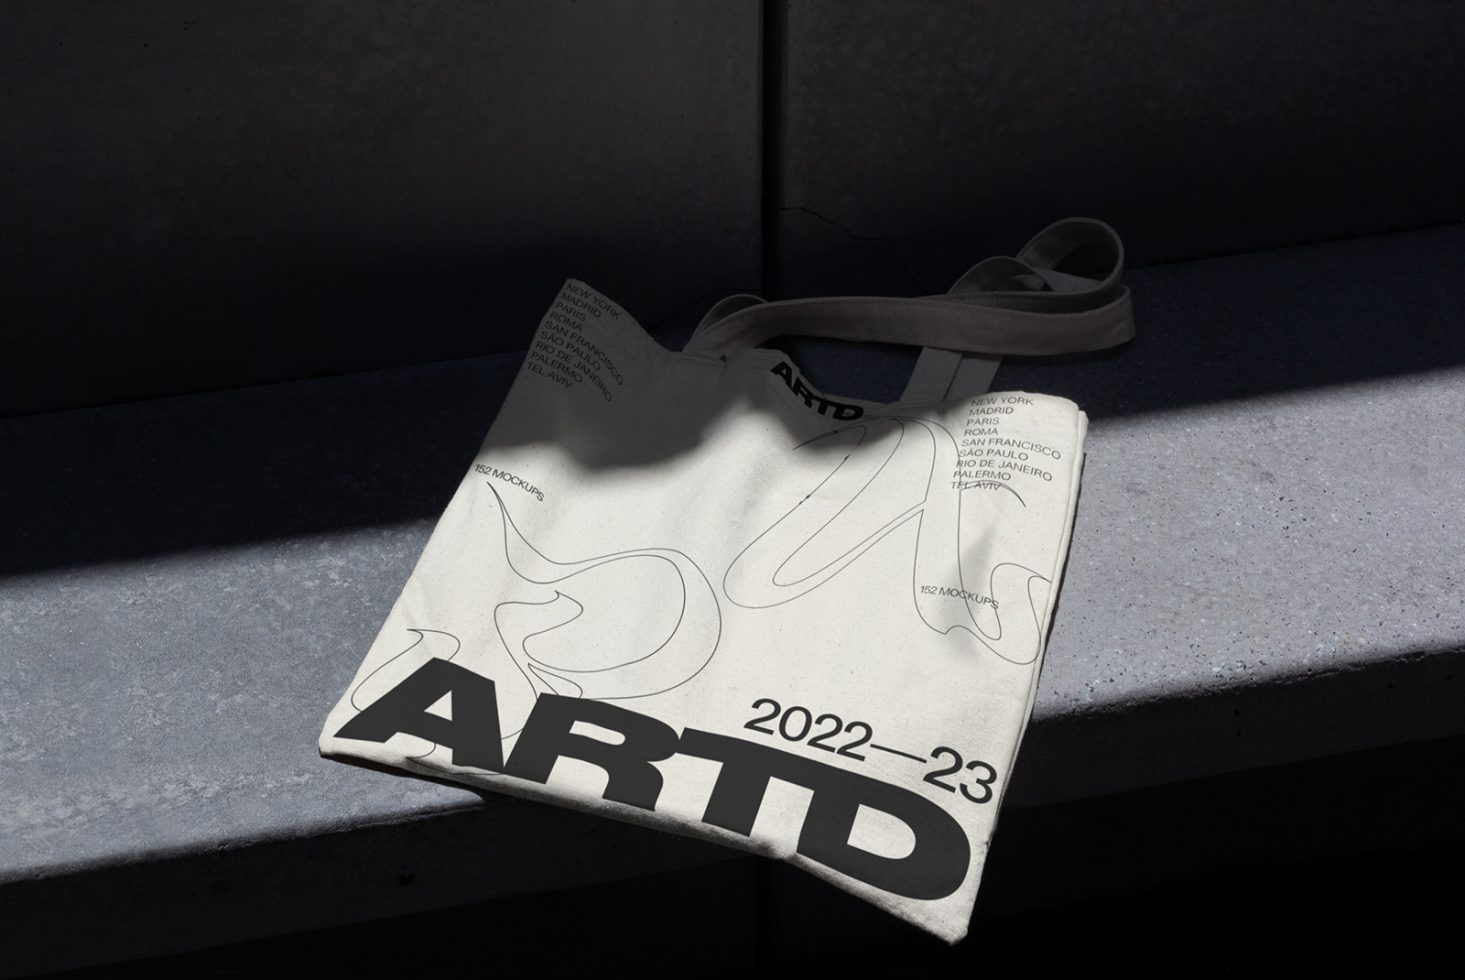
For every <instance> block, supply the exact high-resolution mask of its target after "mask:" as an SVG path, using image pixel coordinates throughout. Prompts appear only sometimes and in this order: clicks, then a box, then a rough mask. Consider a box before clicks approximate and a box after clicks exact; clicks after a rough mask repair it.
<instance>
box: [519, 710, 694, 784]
mask: <svg viewBox="0 0 1465 980" xmlns="http://www.w3.org/2000/svg"><path fill="white" fill-rule="evenodd" d="M577 721H584V722H589V723H590V724H592V725H599V726H600V727H602V728H608V729H610V730H611V731H615V732H620V733H621V734H622V735H624V736H625V741H624V742H622V743H620V744H618V745H612V744H611V743H609V742H602V741H600V740H599V739H594V738H590V737H589V736H586V735H575V734H573V733H572V732H571V731H570V729H571V727H572V726H573V725H574V724H575V722H577ZM676 751H677V733H676V729H674V728H672V727H671V726H670V725H666V724H663V723H662V722H659V721H657V720H656V719H655V718H648V717H647V716H646V715H641V714H637V713H636V712H634V711H629V710H627V709H626V708H620V707H617V706H616V705H613V704H607V703H606V702H604V701H588V700H585V699H582V698H567V697H561V696H560V695H557V694H541V695H540V696H539V700H538V701H536V702H535V703H534V711H533V712H532V713H531V714H530V715H529V720H528V722H526V723H525V725H524V731H523V732H522V733H520V735H519V741H518V744H516V745H515V746H514V752H513V755H511V756H510V757H509V765H508V768H507V770H506V772H507V773H508V774H509V775H510V776H517V777H519V778H520V779H532V780H533V781H534V782H536V783H544V782H548V781H549V774H550V770H552V769H553V768H554V764H555V761H556V760H558V759H560V758H562V757H563V758H567V759H580V760H582V761H584V762H589V763H591V764H592V765H596V766H599V767H600V768H602V769H604V770H605V772H606V775H607V776H609V777H610V778H609V781H608V782H607V783H606V787H605V799H607V800H613V801H615V802H616V803H625V804H627V805H629V806H638V807H641V808H642V809H644V810H653V809H655V808H656V800H657V798H658V797H659V796H661V771H660V770H659V769H657V768H656V767H655V766H654V765H652V763H653V762H656V761H659V760H661V759H669V758H671V756H673V755H674V754H676Z"/></svg>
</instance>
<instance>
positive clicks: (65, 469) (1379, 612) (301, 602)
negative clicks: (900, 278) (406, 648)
mask: <svg viewBox="0 0 1465 980" xmlns="http://www.w3.org/2000/svg"><path fill="white" fill-rule="evenodd" d="M1377 247H1378V248H1380V249H1384V250H1387V249H1391V248H1401V247H1406V246H1405V245H1401V244H1400V240H1399V239H1396V238H1389V239H1381V240H1380V241H1379V243H1378V245H1377ZM1335 254H1336V253H1334V252H1330V251H1329V250H1327V249H1311V250H1298V251H1295V252H1288V253H1277V254H1276V255H1274V256H1273V261H1275V262H1288V263H1293V265H1294V268H1295V269H1297V270H1299V274H1300V275H1303V276H1304V278H1305V274H1306V273H1307V272H1308V270H1310V269H1312V270H1314V271H1315V269H1316V267H1317V266H1318V264H1319V263H1322V264H1323V265H1324V266H1325V265H1326V264H1327V263H1328V262H1330V261H1332V260H1331V259H1329V258H1328V257H1329V256H1330V255H1335ZM1228 261H1229V260H1228ZM1207 269H1209V270H1210V272H1209V273H1208V272H1207ZM1228 270H1234V267H1233V266H1230V265H1228V264H1227V261H1221V262H1218V263H1215V264H1214V265H1212V264H1210V263H1198V264H1192V265H1190V266H1184V267H1180V266H1177V267H1172V268H1170V269H1168V270H1167V269H1165V268H1157V269H1151V270H1145V273H1144V275H1142V276H1138V277H1136V289H1137V290H1138V291H1139V295H1137V301H1140V302H1143V303H1146V304H1148V307H1149V308H1150V309H1153V310H1158V311H1166V310H1172V311H1173V310H1183V309H1184V304H1182V303H1180V302H1179V297H1180V295H1181V294H1182V293H1183V294H1185V295H1188V296H1189V297H1190V299H1189V302H1190V304H1192V305H1204V304H1207V303H1215V302H1218V301H1219V300H1221V299H1223V298H1224V297H1225V296H1226V295H1227V290H1228V289H1230V288H1231V286H1232V285H1233V283H1234V280H1233V278H1232V274H1233V273H1232V271H1228ZM1208 275H1209V278H1208ZM1421 275H1428V272H1427V271H1425V272H1422V273H1421ZM1349 288H1352V289H1354V290H1357V291H1360V292H1362V291H1366V290H1368V289H1369V288H1370V286H1369V283H1368V282H1367V281H1366V280H1365V281H1359V282H1357V283H1356V284H1354V285H1353V286H1351V287H1349ZM1331 303H1332V305H1331V306H1326V307H1324V306H1321V305H1319V304H1317V303H1316V302H1315V297H1313V296H1311V295H1310V294H1309V293H1308V292H1307V291H1306V290H1302V291H1299V292H1298V294H1297V295H1296V296H1295V298H1294V299H1293V300H1292V305H1291V306H1288V305H1287V304H1286V303H1280V304H1276V305H1274V307H1273V308H1272V309H1271V310H1270V311H1269V312H1268V313H1267V314H1266V315H1267V316H1270V317H1271V320H1269V321H1268V320H1265V319H1263V320H1261V321H1260V322H1249V323H1248V326H1249V327H1250V328H1251V329H1252V331H1253V335H1254V336H1255V337H1256V338H1258V340H1257V344H1258V350H1257V351H1256V354H1255V356H1256V357H1258V358H1261V357H1265V356H1266V350H1265V346H1266V343H1267V341H1266V338H1267V337H1268V336H1269V332H1271V331H1274V330H1275V331H1280V330H1283V329H1293V330H1300V329H1315V328H1319V327H1321V326H1324V325H1325V324H1324V322H1323V321H1324V320H1326V318H1328V317H1333V316H1336V315H1338V311H1339V310H1346V309H1347V308H1348V306H1349V303H1350V299H1349V294H1348V293H1347V290H1344V291H1343V293H1342V294H1341V296H1340V295H1338V294H1337V293H1335V294H1333V296H1332V300H1331ZM1458 312H1459V310H1458V308H1457V307H1456V306H1452V305H1450V304H1448V303H1443V304H1439V305H1437V306H1436V307H1434V308H1433V314H1432V315H1434V316H1436V317H1438V318H1440V319H1441V320H1442V322H1443V321H1449V320H1452V319H1453V320H1455V322H1458V316H1457V314H1458ZM1248 315H1249V314H1248ZM1141 329H1142V330H1145V331H1150V332H1152V333H1153V334H1155V335H1157V336H1164V335H1166V334H1167V333H1176V334H1179V335H1180V336H1179V337H1178V339H1177V338H1172V339H1171V340H1170V341H1169V342H1170V343H1174V344H1183V342H1184V339H1183V330H1184V323H1183V321H1182V320H1181V319H1179V317H1178V314H1172V315H1171V317H1170V318H1167V317H1166V316H1164V315H1157V316H1155V317H1152V318H1151V319H1150V320H1147V321H1142V323H1141ZM876 363H877V362H875V361H872V362H871V364H872V365H873V364H876ZM896 363H904V362H903V361H900V360H899V359H895V360H886V361H884V364H885V368H884V370H885V372H886V373H889V371H890V370H892V369H893V368H892V365H894V364H896ZM1241 363H1242V365H1243V366H1242V367H1241V368H1238V370H1244V361H1243V362H1241ZM1104 364H1108V365H1109V367H1108V368H1107V369H1106V368H1105V367H1104V366H1103V365H1104ZM1123 364H1124V361H1123V356H1122V355H1120V356H1119V357H1116V358H1113V359H1110V360H1108V361H1102V362H1098V366H1093V365H1090V367H1089V374H1090V376H1091V377H1090V382H1091V383H1093V384H1103V383H1106V377H1105V371H1106V370H1108V371H1110V372H1112V373H1111V376H1110V377H1109V378H1108V380H1109V381H1115V380H1117V379H1118V378H1119V376H1120V372H1122V370H1123ZM517 365H518V357H517V355H502V356H495V357H490V358H480V359H474V360H467V361H458V362H449V363H443V364H436V365H428V366H423V367H415V368H407V369H400V370H397V371H392V372H379V373H370V374H362V375H356V376H350V377H342V378H334V379H324V380H319V381H313V382H299V383H290V384H282V385H274V386H266V387H259V388H251V389H241V390H237V391H229V392H218V393H213V394H208V395H198V396H189V397H186V398H177V399H163V400H157V401H152V402H143V403H136V404H132V405H125V406H117V407H113V408H110V409H104V410H84V411H76V412H68V413H58V414H54V415H46V416H34V417H30V418H23V419H11V420H8V421H4V422H0V447H3V452H4V456H5V458H6V462H7V466H6V467H5V468H4V469H3V470H0V497H3V498H4V500H5V502H6V510H7V515H8V520H9V523H8V526H7V528H6V530H5V546H4V548H3V549H0V659H3V662H4V664H5V668H4V672H3V674H0V726H3V727H0V882H3V883H4V884H3V885H0V911H4V910H6V908H7V907H8V909H9V911H15V910H17V909H21V910H29V912H27V913H26V916H23V917H20V918H10V919H9V920H8V921H11V922H32V923H34V922H36V921H39V919H37V913H36V912H35V910H36V909H37V908H42V907H44V908H45V909H46V911H47V912H48V913H52V912H54V913H56V914H58V915H59V914H61V913H65V912H67V911H68V910H71V911H75V909H76V908H77V905H76V903H79V902H85V901H92V900H93V899H87V898H85V897H84V896H86V895H93V896H98V897H96V898H95V901H99V902H100V901H103V898H105V901H106V903H107V906H106V907H107V908H109V909H111V910H112V911H111V912H110V913H109V914H111V915H114V916H120V917H119V918H117V919H116V920H115V921H114V922H113V923H112V925H111V926H109V927H108V928H111V929H113V930H114V931H115V932H116V937H115V942H114V945H113V946H111V947H109V949H111V950H112V953H113V955H121V954H120V953H118V952H117V951H119V950H121V951H131V952H132V953H134V954H140V953H142V952H156V951H160V948H159V947H158V946H157V944H159V943H162V944H166V942H168V941H169V940H168V938H167V935H168V931H167V930H158V929H154V930H153V931H152V933H148V935H151V937H152V938H151V939H149V940H148V941H149V942H152V943H154V945H153V946H145V945H139V944H140V943H143V940H142V939H139V938H137V937H139V936H142V935H144V934H145V933H147V930H142V931H138V929H135V928H131V927H129V925H128V922H127V915H126V914H125V910H126V909H128V908H131V907H133V906H134V905H135V906H136V908H137V909H138V910H140V911H138V915H139V916H141V915H143V914H147V915H148V916H150V917H154V918H155V917H157V916H168V915H178V916H181V917H182V918H180V919H179V920H178V921H184V920H185V919H186V920H187V921H188V922H189V928H190V929H194V930H197V931H196V932H195V933H193V934H194V935H196V936H198V937H201V938H199V939H198V940H197V941H198V942H220V941H225V940H227V939H229V938H233V937H235V936H237V935H240V934H241V933H240V932H238V929H240V928H246V929H248V930H251V931H255V930H257V931H268V930H269V929H273V928H285V927H286V925H288V924H293V925H295V926H297V927H303V926H305V925H324V924H329V923H331V922H339V921H346V920H348V919H350V918H364V917H367V916H369V915H372V914H381V913H382V912H383V911H385V910H397V911H402V910H406V909H408V908H426V907H432V906H433V904H434V903H436V904H445V903H447V902H450V901H458V900H468V899H471V898H477V897H485V896H487V895H491V894H495V893H502V892H503V891H504V890H512V889H515V888H534V887H548V886H549V885H550V884H573V883H575V882H576V881H590V880H595V879H597V878H603V877H606V876H614V875H617V874H626V873H630V872H631V871H632V870H634V869H643V870H649V869H652V868H655V867H665V866H674V865H676V864H679V863H695V862H703V861H711V860H716V859H718V858H719V857H721V856H722V855H723V853H724V852H722V851H720V850H718V849H716V848H711V847H704V846H700V845H693V844H691V843H689V842H684V841H679V840H676V839H673V838H669V837H663V836H662V835H656V834H651V833H649V832H647V831H644V830H640V829H637V828H631V827H624V826H621V825H618V824H614V823H611V822H609V821H602V820H595V819H593V818H589V817H585V816H583V815H579V814H571V813H568V812H565V811H557V810H552V809H550V808H546V807H541V806H536V805H533V804H529V803H524V802H521V801H515V800H507V799H498V798H491V799H487V800H485V799H482V798H480V797H479V796H478V795H477V794H475V793H472V792H470V791H468V790H466V789H461V788H455V787H451V786H447V785H440V784H437V783H431V782H425V781H422V780H418V779H413V778H406V777H401V776H397V775H392V774H387V773H381V772H375V771H371V770H367V769H361V768H355V767H351V766H347V765H343V764H340V763H336V762H328V761H326V760H322V759H320V758H319V757H318V756H317V755H316V741H315V740H316V736H317V734H318V731H319V725H320V721H321V719H322V718H323V717H324V714H325V712H326V710H327V709H328V707H329V706H330V704H331V703H332V702H333V700H334V699H335V698H336V697H337V696H338V695H339V693H340V691H341V689H342V687H343V685H344V684H345V683H346V681H347V680H348V679H349V677H350V676H351V673H352V671H353V670H354V669H355V667H356V665H357V664H358V663H359V661H360V658H361V655H362V651H363V650H365V648H366V646H367V644H368V643H369V641H370V639H371V637H372V636H373V634H374V631H375V630H376V628H377V627H378V625H379V624H380V622H381V621H382V618H383V617H384V616H385V614H386V611H387V608H388V606H389V604H390V603H391V601H392V600H393V599H394V598H395V596H396V595H397V592H398V590H399V589H400V587H401V584H402V582H403V581H404V580H405V579H406V577H407V575H408V573H409V571H410V569H411V566H412V564H413V562H414V561H415V559H416V557H417V554H418V552H419V550H420V548H421V546H422V544H423V542H424V541H425V538H426V535H427V533H428V531H429V529H430V528H431V526H432V522H433V521H434V519H435V518H436V516H437V514H438V512H439V511H440V510H441V508H442V506H443V505H444V504H445V502H446V500H447V497H448V496H449V494H450V493H451V491H452V488H453V487H454V486H455V484H456V481H457V479H458V477H459V475H460V474H461V472H462V470H463V468H464V467H465V466H466V465H467V463H468V460H469V459H470V458H471V455H472V453H473V451H474V449H475V448H476V445H477V443H478V440H479V439H480V438H481V436H482V434H483V432H484V430H485V429H486V427H487V425H488V421H489V420H490V419H491V418H492V414H493V411H494V410H495V407H496V404H497V402H498V400H499V399H500V398H501V397H502V394H503V390H504V388H505V387H506V385H507V383H508V381H509V380H510V379H511V378H512V376H513V373H514V371H515V370H516V369H517ZM1004 370H1007V369H1006V368H1004ZM812 373H813V372H812V371H811V374H812ZM1014 376H1015V377H1022V376H1023V375H1022V372H1021V371H1018V372H1015V373H1014ZM999 380H1001V376H1000V375H999ZM1170 383H1171V384H1174V385H1176V386H1177V387H1179V388H1183V386H1184V379H1183V378H1173V379H1171V380H1170ZM1175 400H1176V402H1177V403H1178V405H1179V407H1176V408H1173V409H1169V410H1158V411H1150V412H1145V413H1141V414H1133V415H1125V414H1108V415H1102V416H1100V417H1098V418H1096V419H1095V421H1094V424H1093V427H1092V429H1091V434H1090V443H1089V447H1088V448H1089V458H1088V462H1087V467H1086V472H1085V477H1084V486H1083V492H1082V496H1081V498H1080V505H1079V514H1078V519H1077V526H1076V530H1075V535H1074V541H1073V547H1072V554H1071V558H1070V562H1069V568H1068V573H1067V578H1066V581H1065V585H1064V589H1063V592H1062V597H1061V600H1060V605H1059V609H1058V615H1057V620H1056V626H1055V628H1054V631H1053V635H1052V639H1051V644H1050V648H1049V653H1048V659H1047V662H1046V664H1045V667H1044V671H1043V675H1042V679H1041V688H1040V693H1039V698H1038V701H1037V705H1036V709H1035V713H1034V721H1033V724H1032V727H1031V729H1030V731H1029V734H1028V738H1027V741H1026V743H1025V745H1024V749H1023V752H1022V755H1021V761H1020V763H1019V766H1018V769H1017V773H1016V775H1015V778H1014V786H1013V790H1012V793H1011V795H1010V797H1009V802H1011V803H1015V804H1032V803H1041V802H1045V801H1051V800H1060V799H1071V798H1078V797H1084V796H1089V795H1094V794H1100V793H1108V792H1113V791H1116V790H1121V789H1125V788H1131V787H1138V786H1145V785H1152V784H1155V783H1161V782H1167V781H1174V780H1182V779H1190V778H1196V777H1201V776H1205V775H1208V774H1213V773H1218V772H1223V771H1227V770H1232V769H1238V768H1245V767H1248V766H1261V765H1269V764H1273V763H1278V762H1285V761H1291V760H1296V759H1305V758H1310V757H1315V756H1319V755H1324V754H1328V753H1333V752H1340V751H1345V750H1349V749H1354V748H1361V747H1365V746H1370V745H1383V744H1388V743H1391V742H1399V741H1405V740H1410V739H1419V738H1426V737H1432V736H1438V735H1444V734H1448V733H1450V732H1458V731H1460V730H1461V729H1462V728H1465V693H1462V678H1465V675H1462V652H1465V598H1462V591H1465V581H1462V579H1465V558H1462V557H1461V555H1462V553H1461V551H1460V550H1459V547H1458V542H1459V541H1460V540H1461V539H1462V537H1465V516H1462V511H1461V508H1459V507H1458V501H1459V500H1461V499H1465V451H1462V447H1465V443H1462V441H1461V439H1460V434H1461V432H1462V429H1465V425H1462V423H1465V369H1460V368H1458V367H1446V368H1442V369H1440V370H1438V371H1435V372H1416V373H1402V374H1400V373H1391V374H1387V375H1386V376H1383V377H1379V378H1376V379H1372V380H1366V381H1357V380H1353V381H1350V382H1349V383H1347V384H1340V385H1331V386H1329V385H1324V386H1317V387H1311V388H1304V389H1300V390H1297V391H1295V392H1286V393H1280V394H1276V395H1272V396H1268V397H1264V398H1256V399H1245V400H1237V401H1231V402H1216V403H1209V404H1200V405H1188V404H1185V399H1184V397H1183V392H1180V393H1179V394H1178V395H1177V397H1176V399H1175ZM464 847H467V848H468V849H469V853H471V854H472V867H471V868H465V866H464V865H463V863H462V859H461V858H455V859H453V860H446V859H445V858H444V857H443V855H444V854H445V853H452V854H454V855H461V854H463V853H465V852H464V850H463V848H464ZM424 869H426V870H424ZM410 881H416V882H417V883H418V884H417V885H416V886H415V890H413V892H412V894H413V897H412V898H411V899H409V900H404V899H402V898H401V896H402V894H403V892H402V888H403V886H404V885H405V883H407V882H410ZM99 882H105V883H107V884H106V886H105V887H101V886H100V885H99ZM99 888H100V890H98V889H99ZM170 903H171V904H170ZM119 910H121V911H119ZM142 910H145V912H144V911H142ZM241 916H242V918H241ZM272 916H273V917H274V918H271V917H272ZM0 920H5V916H0ZM231 923H232V925H231ZM241 923H244V924H245V925H240V924H241ZM282 923H283V924H282ZM134 925H135V924H134ZM15 928H19V927H18V926H17V927H15ZM231 928H233V929H235V932H233V933H231V932H230V929H231ZM129 943H131V944H132V945H128V944H129Z"/></svg>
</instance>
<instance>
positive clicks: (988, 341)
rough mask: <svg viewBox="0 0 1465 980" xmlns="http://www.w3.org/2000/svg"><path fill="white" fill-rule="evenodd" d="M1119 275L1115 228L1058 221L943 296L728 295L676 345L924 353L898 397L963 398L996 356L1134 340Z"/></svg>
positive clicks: (982, 387)
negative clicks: (847, 346) (910, 348)
mask: <svg viewBox="0 0 1465 980" xmlns="http://www.w3.org/2000/svg"><path fill="white" fill-rule="evenodd" d="M1123 272H1124V245H1123V243H1122V242H1121V241H1120V240H1119V236H1118V235H1117V234H1116V233H1115V232H1114V229H1113V228H1110V227H1109V226H1108V225H1106V224H1104V223H1103V222H1102V221H1095V220H1093V219H1090V218H1067V219H1064V220H1063V221H1059V222H1056V223H1054V224H1052V225H1049V226H1048V227H1047V228H1045V229H1043V230H1042V231H1040V232H1038V234H1036V235H1034V236H1033V238H1032V240H1031V241H1029V242H1028V243H1027V244H1026V245H1024V246H1023V248H1022V250H1021V251H1019V252H1018V253H1017V255H1016V256H1015V257H1011V258H1009V257H1007V256H997V257H994V258H990V259H986V260H984V261H982V262H978V263H977V264H976V265H974V266H972V267H971V268H970V269H968V270H967V271H966V273H965V274H963V275H962V277H961V278H960V279H958V280H957V281H956V283H955V284H954V285H952V287H951V289H950V290H949V291H948V292H947V293H945V294H944V295H940V296H918V297H910V298H900V297H883V296H839V297H821V298H814V299H790V300H778V301H776V302H772V303H768V302H764V301H763V300H762V299H760V298H759V297H757V296H752V295H749V294H739V295H737V296H729V297H728V298H727V299H724V300H722V301H720V302H718V303H716V304H715V305H714V306H713V307H712V309H710V310H708V311H707V315H706V316H705V317H703V318H702V322H701V323H700V324H699V325H698V326H697V329H696V331H695V332H694V333H693V334H692V338H691V339H690V340H689V341H688V342H687V346H686V348H685V349H686V350H688V351H731V350H738V349H741V348H744V347H756V346H758V345H759V344H761V343H763V342H764V341H767V340H770V339H772V338H773V337H778V336H782V335H786V334H801V335H804V336H811V337H829V338H834V339H839V340H859V341H877V342H881V343H889V344H919V345H921V346H922V347H924V348H925V349H924V350H923V351H922V352H921V356H920V358H919V359H918V360H917V362H916V366H915V369H914V371H912V373H911V378H910V381H909V382H908V383H907V385H906V389H905V393H904V394H903V395H902V396H901V401H944V400H947V399H954V398H965V397H970V396H971V395H975V394H981V393H982V392H984V391H986V390H987V387H988V386H989V385H990V383H991V379H992V375H993V374H994V373H995V372H996V370H997V364H998V362H999V361H1000V359H1001V356H1002V355H1003V354H1038V355H1042V354H1068V353H1074V352H1078V351H1093V350H1102V349H1104V348H1106V347H1113V346H1115V345H1116V344H1122V343H1124V342H1125V341H1126V340H1129V339H1130V338H1131V337H1133V336H1134V316H1133V313H1132V311H1131V308H1130V302H1129V291H1128V290H1127V289H1126V288H1125V287H1124V286H1122V285H1121V284H1120V282H1119V279H1120V276H1121V275H1122V274H1123Z"/></svg>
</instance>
